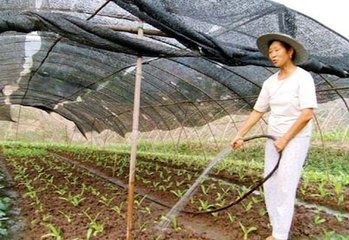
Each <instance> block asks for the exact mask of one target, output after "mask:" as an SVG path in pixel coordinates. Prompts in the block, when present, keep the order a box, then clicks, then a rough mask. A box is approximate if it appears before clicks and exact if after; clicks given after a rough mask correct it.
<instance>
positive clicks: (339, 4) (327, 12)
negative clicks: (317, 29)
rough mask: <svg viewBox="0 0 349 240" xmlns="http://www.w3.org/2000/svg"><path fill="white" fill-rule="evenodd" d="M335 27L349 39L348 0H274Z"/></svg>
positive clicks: (332, 27) (334, 28)
mask: <svg viewBox="0 0 349 240" xmlns="http://www.w3.org/2000/svg"><path fill="white" fill-rule="evenodd" d="M273 1H274V2H278V3H281V4H284V5H285V6H286V7H289V8H292V9H294V10H296V11H298V12H301V13H303V14H305V15H307V16H309V17H312V18H314V19H315V20H317V21H318V22H321V23H322V24H324V25H326V26H327V27H329V28H331V29H333V30H334V31H336V32H338V33H339V34H341V35H343V36H344V37H346V38H347V39H349V13H348V4H349V2H348V0H273Z"/></svg>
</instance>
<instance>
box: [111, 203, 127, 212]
mask: <svg viewBox="0 0 349 240" xmlns="http://www.w3.org/2000/svg"><path fill="white" fill-rule="evenodd" d="M124 204H125V202H121V203H120V204H119V205H116V206H114V207H112V208H111V209H112V210H113V211H115V212H116V213H118V214H121V211H122V208H123V207H124Z"/></svg>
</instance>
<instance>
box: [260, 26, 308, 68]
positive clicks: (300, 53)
mask: <svg viewBox="0 0 349 240" xmlns="http://www.w3.org/2000/svg"><path fill="white" fill-rule="evenodd" d="M273 40H278V41H281V42H285V43H288V44H289V45H290V46H291V47H292V48H293V49H294V51H295V53H296V55H295V57H294V59H293V62H294V63H295V64H302V63H304V62H306V61H307V60H308V57H309V54H308V52H307V50H306V49H305V48H304V47H303V45H302V44H301V43H300V42H298V41H297V40H296V39H294V38H293V37H291V36H289V35H287V34H284V33H268V34H265V35H262V36H260V37H259V38H258V39H257V46H258V49H259V51H260V52H261V53H263V55H264V56H266V57H267V58H269V43H270V41H273Z"/></svg>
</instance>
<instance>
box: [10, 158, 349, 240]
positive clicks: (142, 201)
mask: <svg viewBox="0 0 349 240" xmlns="http://www.w3.org/2000/svg"><path fill="white" fill-rule="evenodd" d="M17 163H20V164H17ZM6 164H7V167H8V169H9V172H10V174H11V175H12V176H13V179H14V181H15V184H14V190H15V191H17V192H18V194H19V196H20V199H19V206H20V208H21V212H22V216H23V217H24V218H25V220H26V228H25V230H24V231H23V232H22V234H21V235H20V236H21V239H24V240H27V239H40V238H43V239H58V238H56V237H54V233H55V231H54V230H57V232H58V233H59V235H60V236H61V237H62V238H63V239H125V238H126V215H127V211H126V209H127V190H126V189H125V186H127V181H128V168H127V167H126V168H125V169H124V170H122V171H120V168H121V166H114V167H113V168H108V167H107V166H106V165H103V164H98V162H97V161H82V160H78V159H77V158H76V157H74V156H73V155H70V154H67V153H60V154H59V156H58V155H57V154H49V155H48V156H47V157H45V158H32V159H27V160H23V159H7V160H6ZM18 165H20V166H21V167H22V168H20V167H18ZM147 165H150V164H147ZM144 166H146V165H144ZM24 168H25V170H23V169H24ZM139 168H140V169H139V170H138V172H137V177H136V191H137V192H138V194H136V200H135V204H134V224H133V231H132V234H133V236H134V239H215V240H225V239H227V240H228V239H244V237H245V238H248V239H265V238H266V237H267V236H269V235H270V231H271V230H270V229H271V228H270V225H269V221H268V216H267V213H266V211H265V206H264V202H263V197H262V195H258V194H254V195H252V196H250V197H249V198H247V199H246V200H244V201H243V202H242V203H241V204H238V205H235V206H233V207H232V208H229V209H228V210H225V211H222V212H219V213H217V214H201V215H194V214H180V215H179V216H178V217H177V218H176V219H175V220H173V221H172V222H171V224H170V229H167V230H166V231H162V232H160V231H159V230H158V228H157V226H158V223H159V221H160V220H161V216H164V215H166V214H167V212H168V211H169V209H168V208H166V207H164V206H161V205H159V204H158V203H156V202H154V201H151V200H150V199H156V200H157V201H159V202H161V203H164V204H167V205H169V206H173V205H174V204H175V203H176V202H177V200H178V199H179V197H177V196H176V195H177V194H178V195H180V193H181V191H182V190H183V191H184V190H185V189H187V188H188V186H189V185H190V184H191V183H193V181H194V180H195V176H196V175H194V176H193V178H191V179H188V175H185V174H184V173H186V170H187V169H179V170H180V171H179V170H178V169H177V173H178V174H175V171H172V170H169V169H168V167H164V166H162V167H160V169H159V167H156V166H155V165H154V167H149V168H147V169H145V167H143V165H140V166H139ZM152 168H154V169H153V171H152ZM116 169H119V170H118V171H116ZM21 171H22V173H23V171H24V172H25V173H24V174H20V172H21ZM18 176H19V177H18ZM216 177H218V178H219V176H216ZM222 178H223V176H222ZM161 186H162V188H161ZM204 186H206V189H204V188H200V189H199V190H198V191H197V193H195V195H194V196H193V197H192V199H191V201H189V203H188V206H186V210H192V211H198V210H201V211H202V210H204V206H205V205H212V206H213V205H214V206H215V207H217V203H218V202H219V203H222V204H223V205H224V204H228V203H229V202H231V201H234V200H235V199H236V198H237V196H238V195H239V194H240V187H239V186H236V187H234V188H229V185H228V183H226V182H217V181H216V180H212V179H208V180H206V181H205V185H204ZM208 186H211V189H210V191H208V188H210V187H208ZM178 190H180V191H178ZM206 191H207V192H206ZM224 191H226V192H227V194H226V195H224V196H223V197H222V195H223V194H224ZM145 194H146V196H144V195H145ZM147 196H149V198H148V197H147ZM198 199H200V200H201V202H200V201H199V200H198ZM331 231H333V232H336V233H339V234H348V232H349V220H348V219H346V218H341V217H336V216H333V215H330V214H327V213H325V212H319V211H317V210H316V209H308V208H305V207H300V206H297V207H296V213H295V217H294V222H293V226H292V237H291V238H292V239H297V240H298V239H324V238H325V237H324V235H325V234H326V233H329V232H331ZM247 232H248V233H247ZM56 235H58V234H56Z"/></svg>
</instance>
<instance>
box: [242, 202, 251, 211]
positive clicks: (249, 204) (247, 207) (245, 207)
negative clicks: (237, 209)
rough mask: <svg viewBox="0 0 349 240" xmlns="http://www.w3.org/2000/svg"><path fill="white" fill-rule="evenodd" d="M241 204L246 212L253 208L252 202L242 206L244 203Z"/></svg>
mask: <svg viewBox="0 0 349 240" xmlns="http://www.w3.org/2000/svg"><path fill="white" fill-rule="evenodd" d="M241 204H242V206H243V207H244V209H245V211H246V212H248V211H250V210H251V209H252V207H253V201H249V202H248V204H244V203H241Z"/></svg>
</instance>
